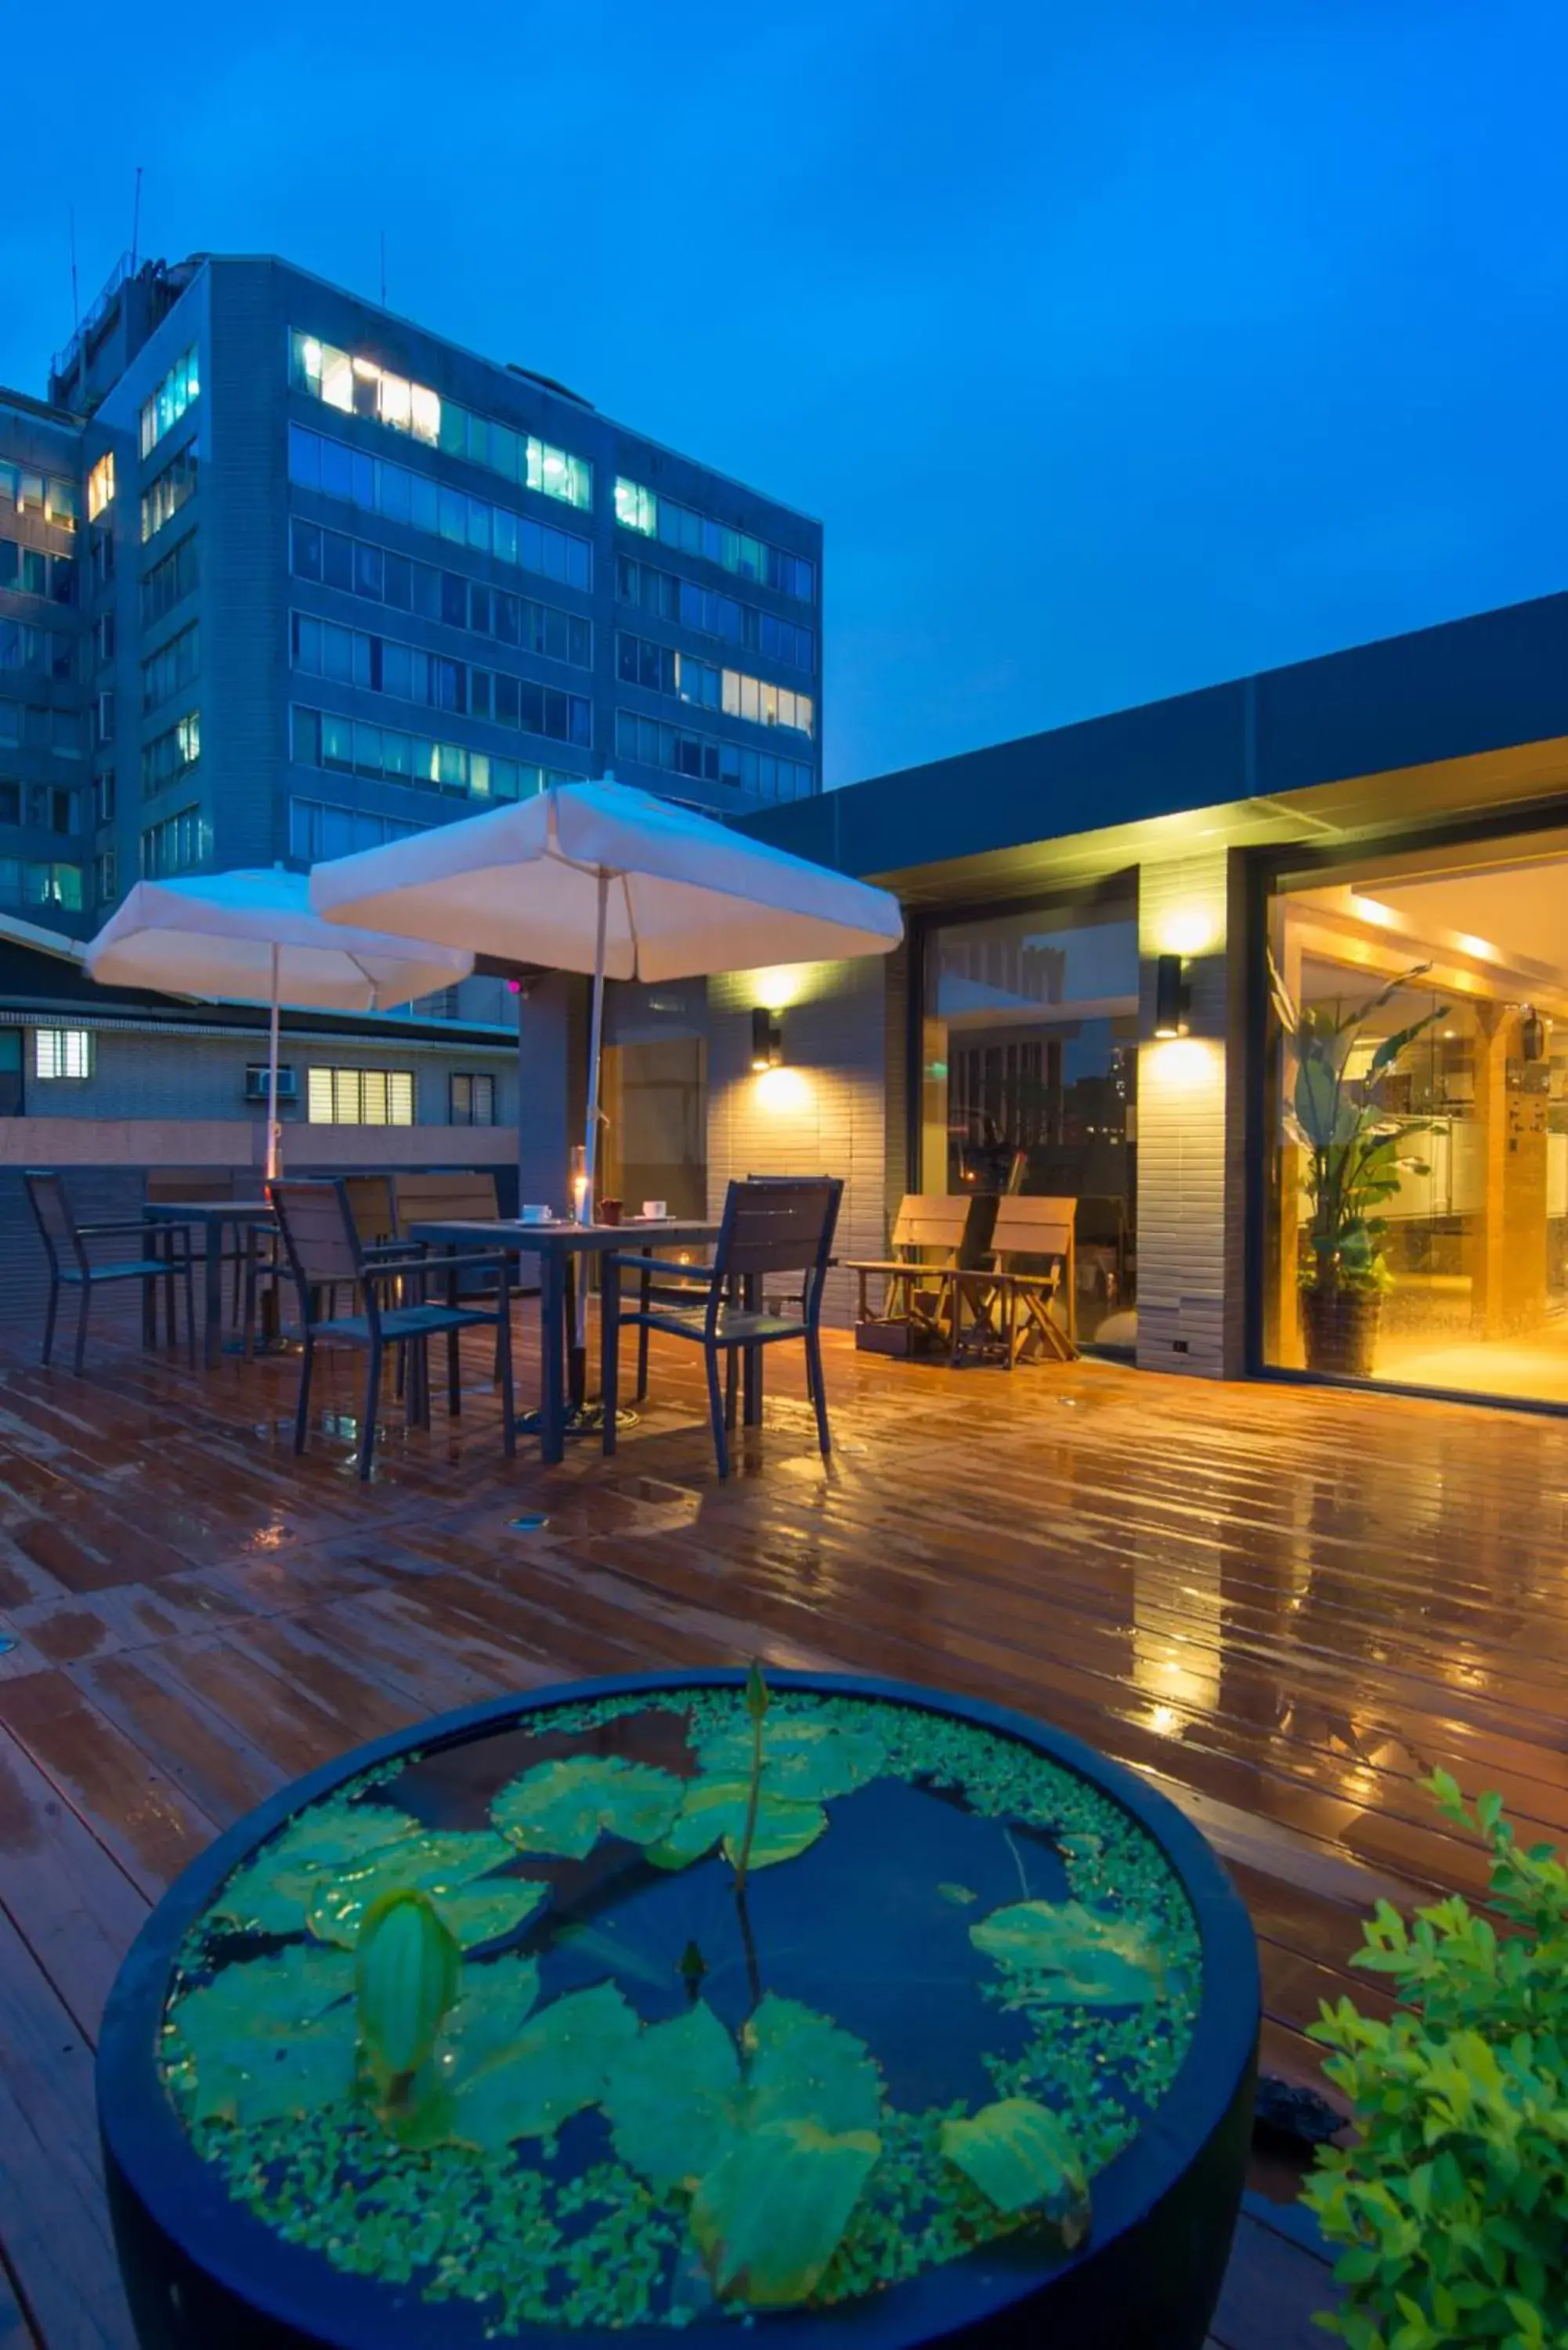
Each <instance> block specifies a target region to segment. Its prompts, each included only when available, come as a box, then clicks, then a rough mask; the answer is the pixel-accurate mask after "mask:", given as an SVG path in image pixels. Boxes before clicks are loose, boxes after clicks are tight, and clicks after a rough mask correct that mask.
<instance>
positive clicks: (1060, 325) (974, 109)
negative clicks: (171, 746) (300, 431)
mask: <svg viewBox="0 0 1568 2350" xmlns="http://www.w3.org/2000/svg"><path fill="white" fill-rule="evenodd" d="M64 16H68V18H69V23H70V28H71V29H70V32H69V36H68V46H69V50H70V61H69V64H68V66H67V65H66V64H63V63H61V62H55V63H51V62H50V52H51V50H52V49H53V48H54V47H55V31H54V29H53V25H54V20H53V19H50V20H48V21H45V20H44V19H39V21H38V26H36V39H32V40H29V41H27V42H23V41H22V40H21V38H20V20H18V21H17V23H16V24H14V25H13V26H12V39H11V42H10V50H11V55H10V63H9V70H8V74H7V81H8V86H9V88H10V90H11V93H12V98H13V101H14V102H13V104H12V106H11V107H10V109H8V112H7V117H6V163H5V197H4V199H3V200H0V286H4V288H5V302H4V305H3V306H0V382H6V383H10V384H14V385H16V386H18V387H19V388H21V389H23V390H29V391H33V392H36V393H41V392H42V391H43V390H44V379H45V372H46V369H47V363H48V357H49V353H50V351H51V349H52V348H54V347H55V346H56V345H57V344H60V343H63V342H64V341H65V340H66V339H67V337H68V335H69V332H70V328H71V287H70V276H69V245H68V225H67V206H68V204H69V203H70V202H71V200H72V196H73V193H74V198H75V204H76V236H77V251H78V266H79V273H80V285H81V301H82V307H84V308H85V307H87V305H88V303H89V302H90V301H91V299H92V298H93V296H94V295H95V294H96V293H97V291H98V288H99V285H100V283H101V282H102V280H103V278H104V277H105V276H107V274H108V272H109V268H110V267H111V265H112V264H113V262H114V260H115V258H116V256H117V255H119V252H120V251H121V250H122V249H123V248H124V247H125V246H126V245H127V244H129V243H130V210H131V189H132V180H133V174H134V170H135V166H136V165H137V164H138V163H139V162H140V163H142V164H144V165H145V166H146V177H145V182H144V190H143V199H142V211H141V251H142V254H143V255H144V256H145V255H163V256H165V257H167V258H169V259H171V260H172V259H175V258H177V257H179V256H180V255H183V254H185V253H187V252H190V251H192V250H198V249H202V248H207V249H212V250H215V251H233V252H275V253H278V254H281V255H286V256H287V257H288V258H290V259H292V260H294V261H296V262H298V263H299V264H300V265H303V266H304V267H306V268H309V269H314V270H316V271H317V272H318V273H319V274H320V275H321V276H324V277H327V278H330V279H333V280H335V281H337V283H339V284H341V285H344V286H349V287H351V288H354V289H356V290H357V291H358V292H361V293H364V294H368V295H369V296H372V297H373V296H375V294H376V291H377V284H378V273H379V249H378V247H379V232H380V231H381V230H382V229H383V228H384V229H385V231H386V237H387V252H388V261H387V276H388V297H389V302H390V304H391V306H392V307H393V308H395V309H398V310H400V311H403V312H405V313H407V314H409V315H410V316H411V317H416V318H418V319H419V320H421V323H423V324H425V325H427V326H429V327H431V328H434V329H436V330H438V331H440V332H441V333H443V334H446V335H449V336H451V337H452V338H455V339H456V340H458V341H460V342H463V343H466V344H469V345H471V346H472V347H473V348H476V349H478V350H481V351H483V352H486V353H488V354H490V355H491V356H493V357H494V358H496V359H518V360H521V361H524V363H526V364H528V365H530V366H533V367H535V368H539V369H544V370H545V371H546V372H547V373H550V374H553V375H556V376H558V377H560V378H562V379H563V380H565V381H566V382H567V383H570V384H572V385H573V386H575V387H576V389H577V390H580V391H582V392H583V393H585V394H586V395H587V397H588V398H589V399H591V400H594V401H595V402H596V403H597V405H598V406H599V407H601V408H603V409H604V410H606V411H607V412H608V413H609V414H610V415H612V416H616V417H619V418H622V419H624V420H625V421H627V422H628V423H630V424H634V425H636V426H638V427H639V428H640V429H641V430H643V431H646V432H650V433H652V434H653V435H655V436H656V437H657V438H659V439H660V440H663V441H666V442H670V443H672V444H673V445H675V446H677V447H679V448H681V449H684V450H689V451H690V452H692V453H693V454H695V455H697V456H700V457H701V458H703V459H705V460H707V461H708V462H709V463H712V464H714V465H716V466H718V467H719V468H721V469H722V470H723V471H725V472H729V473H735V474H737V475H739V476H740V477H741V478H742V480H745V481H749V482H753V483H755V484H757V485H758V486H759V487H762V488H764V489H766V490H769V491H771V492H773V493H774V494H776V495H778V496H780V497H782V498H784V499H786V500H789V501H791V502H792V503H794V504H799V505H801V506H803V507H805V508H806V509H807V510H808V511H810V512H812V513H815V514H817V515H821V516H822V517H823V519H824V520H825V522H826V527H827V565H826V593H827V616H826V648H827V675H826V708H827V733H826V754H827V778H828V781H829V783H832V784H837V783H845V782H848V781H851V780H853V779H855V778H856V777H858V776H861V775H871V774H876V773H877V772H879V771H881V770H882V769H885V768H888V767H896V766H903V765H908V764H913V763H915V762H917V761H919V760H922V759H927V758H932V757H937V756H940V755H941V754H945V753H948V752H951V751H957V750H961V749H964V748H966V747H969V746H971V745H974V744H977V743H986V742H993V741H996V740H999V739H1001V738H1003V737H1006V736H1008V735H1012V734H1017V733H1026V732H1029V731H1031V730H1033V729H1034V728H1037V727H1043V726H1048V725H1053V724H1055V723H1060V722H1062V721H1064V720H1067V719H1072V718H1076V717H1082V716H1085V715H1088V714H1090V713H1092V712H1097V711H1103V710H1107V709H1114V708H1116V707H1119V706H1121V705H1123V704H1126V703H1128V702H1139V701H1147V700H1149V699H1151V698H1153V697H1155V696H1157V695H1159V694H1163V693H1168V692H1172V691H1179V690H1180V689H1182V688H1184V687H1187V686H1193V685H1199V684H1204V683H1209V682H1212V681H1216V680H1219V679H1221V678H1225V677H1231V676H1235V675H1238V674H1240V673H1242V672H1245V671H1249V670H1253V669H1259V668H1263V667H1266V666H1268V665H1270V664H1272V663H1274V662H1278V661H1282V660H1292V659H1295V658H1299V657H1303V656H1305V655H1309V654H1313V653H1316V652H1322V651H1326V650H1330V649H1332V648H1333V647H1335V646H1339V645H1345V644H1350V643H1355V642H1357V641H1359V640H1362V639H1366V638H1370V637H1376V636H1382V635H1388V634H1390V633H1393V632H1395V631H1397V630H1399V629H1407V628H1413V627H1417V626H1420V625H1422V624H1423V623H1426V622H1428V621H1433V620H1438V619H1447V618H1450V617H1452V616H1454V615H1457V614H1459V613H1463V612H1470V611H1476V610H1480V609H1482V608H1486V607H1487V606H1490V605H1494V604H1501V603H1507V602H1511V601H1514V600H1516V599H1518V598H1523V597H1528V596H1535V595H1540V594H1542V593H1544V592H1546V591H1549V590H1552V589H1556V588H1561V587H1568V552H1565V549H1568V465H1565V463H1564V449H1565V443H1568V298H1565V297H1568V233H1565V226H1564V224H1565V222H1568V140H1565V139H1564V136H1563V100H1562V85H1563V69H1564V66H1565V65H1568V15H1565V13H1564V12H1563V9H1562V7H1561V5H1560V0H1517V5H1515V0H1468V4H1467V5H1443V0H1250V5H1244V0H1230V5H1220V0H1213V5H1185V0H1137V5H1116V0H1093V5H1090V0H1079V5H1074V6H1062V5H1050V0H1044V5H1043V4H1042V0H1034V5H1027V0H1025V5H1012V0H971V5H967V6H957V5H920V0H897V5H891V0H886V4H885V0H834V5H817V0H797V5H790V6H775V7H771V8H770V7H757V6H754V5H735V0H652V5H649V0H639V5H630V0H568V5H561V0H557V5H554V6H551V7H548V8H542V7H539V6H536V5H533V0H513V5H493V0H463V5H459V6H455V7H434V8H432V7H431V6H429V5H424V6H420V7H412V6H409V5H405V0H378V5H375V6H373V7H367V6H355V7H344V6H333V5H312V6H308V7H306V6H300V5H294V0H286V5H281V6H278V7H275V8H269V9H267V10H257V11H237V10H230V9H226V8H225V9H219V10H213V11H210V12H207V13H206V14H205V15H202V14H200V13H198V14H197V15H196V16H192V17H191V18H190V19H189V20H187V21H183V22H177V21H176V20H175V19H174V18H172V17H171V16H168V14H167V13H166V12H165V13H164V14H162V15H161V16H160V15H159V14H158V12H153V13H152V14H151V16H150V15H149V13H148V11H147V10H145V9H132V8H127V7H125V6H123V5H116V6H114V7H112V8H111V7H109V6H105V5H99V0H88V5H86V6H85V7H81V6H78V5H75V0H68V5H67V8H66V9H65V10H64V11H62V17H64ZM84 99H87V100H89V101H90V105H89V108H88V118H87V119H84V116H83V112H82V102H83V100H84ZM24 100H25V102H22V101H24ZM282 364H283V358H282V354H281V353H280V355H279V365H280V367H281V366H282Z"/></svg>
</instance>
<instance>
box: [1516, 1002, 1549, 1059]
mask: <svg viewBox="0 0 1568 2350" xmlns="http://www.w3.org/2000/svg"><path fill="white" fill-rule="evenodd" d="M1519 1015H1520V1016H1519V1049H1520V1053H1521V1056H1522V1058H1523V1059H1525V1060H1527V1061H1543V1060H1544V1059H1545V1058H1546V1023H1545V1021H1544V1020H1543V1019H1542V1016H1541V1014H1540V1013H1539V1012H1537V1010H1536V1008H1535V1006H1534V1004H1533V1003H1521V1005H1520V1007H1519Z"/></svg>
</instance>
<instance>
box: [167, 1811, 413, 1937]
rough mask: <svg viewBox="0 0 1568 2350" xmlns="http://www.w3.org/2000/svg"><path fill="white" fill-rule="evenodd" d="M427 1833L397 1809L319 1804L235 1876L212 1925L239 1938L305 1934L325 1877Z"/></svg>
mask: <svg viewBox="0 0 1568 2350" xmlns="http://www.w3.org/2000/svg"><path fill="white" fill-rule="evenodd" d="M420 1834H421V1826H420V1823H419V1821H418V1820H416V1819H412V1818H410V1815H409V1814H408V1813H407V1812H399V1811H394V1810H393V1808H392V1806H391V1805H390V1804H348V1803H343V1802H339V1801H337V1800H336V1799H334V1800H332V1801H329V1802H327V1803H325V1804H313V1805H312V1806H311V1808H310V1809H309V1810H308V1811H306V1812H301V1813H300V1814H298V1816H297V1817H296V1818H295V1819H292V1820H291V1821H290V1822H289V1824H288V1825H287V1826H286V1828H285V1829H284V1830H283V1832H282V1833H281V1835H275V1836H274V1837H273V1839H272V1841H271V1842H270V1844H265V1845H264V1846H262V1848H261V1850H260V1852H258V1853H257V1855H256V1856H255V1858H254V1860H253V1861H251V1862H249V1863H248V1864H247V1866H245V1867H244V1868H242V1869H239V1870H237V1871H236V1872H235V1874H234V1876H233V1877H230V1879H229V1881H228V1883H227V1884H226V1885H225V1886H224V1887H223V1891H222V1892H221V1893H220V1894H219V1896H218V1898H217V1899H216V1900H215V1901H214V1902H213V1905H212V1907H211V1908H209V1910H208V1912H207V1920H208V1923H209V1924H210V1925H212V1926H214V1927H217V1928H219V1929H223V1928H230V1929H233V1930H234V1931H235V1932H238V1933H249V1934H297V1933H298V1932H299V1930H300V1929H301V1927H302V1926H303V1925H304V1923H305V1912H306V1908H307V1907H308V1905H309V1903H310V1901H311V1900H312V1899H313V1898H314V1896H315V1895H316V1893H317V1890H318V1888H319V1887H320V1885H321V1882H322V1879H323V1878H324V1877H327V1875H329V1874H330V1873H332V1872H333V1871H335V1870H337V1869H339V1868H344V1867H349V1866H355V1865H357V1864H359V1863H362V1862H363V1861H364V1860H365V1859H366V1858H367V1857H368V1856H369V1854H371V1853H373V1852H381V1851H384V1850H385V1849H386V1847H387V1846H389V1845H391V1844H395V1843H397V1842H399V1841H400V1839H401V1838H403V1837H406V1836H417V1835H420Z"/></svg>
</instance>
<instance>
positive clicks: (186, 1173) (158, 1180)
mask: <svg viewBox="0 0 1568 2350" xmlns="http://www.w3.org/2000/svg"><path fill="white" fill-rule="evenodd" d="M147 1197H148V1198H149V1200H151V1201H156V1202H158V1203H159V1204H160V1205H162V1206H175V1207H178V1206H179V1204H180V1202H181V1201H184V1200H232V1199H233V1198H234V1176H233V1174H232V1173H231V1172H230V1170H228V1169H227V1168H223V1167H212V1168H208V1167H150V1168H149V1169H148V1170H147Z"/></svg>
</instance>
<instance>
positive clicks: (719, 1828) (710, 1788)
mask: <svg viewBox="0 0 1568 2350" xmlns="http://www.w3.org/2000/svg"><path fill="white" fill-rule="evenodd" d="M751 1793H752V1791H751V1783H750V1782H749V1781H748V1780H745V1779H692V1780H691V1781H689V1782H688V1783H687V1788H686V1800H685V1802H684V1803H683V1804H681V1806H680V1813H679V1814H678V1816H677V1817H676V1818H675V1820H674V1821H673V1822H672V1823H671V1825H670V1829H669V1832H668V1834H667V1835H664V1836H663V1837H662V1839H661V1840H660V1841H659V1843H657V1844H652V1845H649V1849H648V1857H649V1860H651V1861H652V1862H653V1863H654V1864H655V1866H658V1867H659V1868H684V1867H685V1866H686V1865H687V1863H688V1861H692V1860H701V1857H702V1855H703V1854H704V1853H705V1852H711V1851H712V1849H713V1846H715V1845H716V1844H720V1843H722V1845H723V1847H724V1857H725V1859H726V1860H727V1861H729V1862H730V1864H731V1865H732V1866H733V1865H734V1863H735V1861H736V1859H737V1858H738V1856H739V1854H740V1850H741V1846H742V1841H743V1839H744V1836H745V1833H746V1814H747V1810H748V1807H749V1805H750V1803H751ZM826 1825H827V1814H826V1812H825V1811H824V1810H823V1808H822V1806H821V1804H797V1803H791V1802H786V1801H785V1800H784V1797H782V1796H779V1795H770V1794H768V1793H767V1791H766V1789H765V1788H764V1789H763V1793H762V1795H761V1798H760V1800H759V1802H758V1804H757V1824H756V1828H755V1830H754V1832H753V1837H752V1855H751V1864H750V1865H751V1866H752V1867H753V1868H772V1867H773V1866H774V1864H775V1863H776V1862H778V1861H781V1860H793V1859H794V1856H795V1855H796V1853H800V1852H805V1849H806V1847H807V1846H809V1845H814V1844H815V1842H816V1839H817V1837H818V1836H819V1835H821V1834H822V1832H823V1830H824V1828H825V1827H826Z"/></svg>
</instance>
